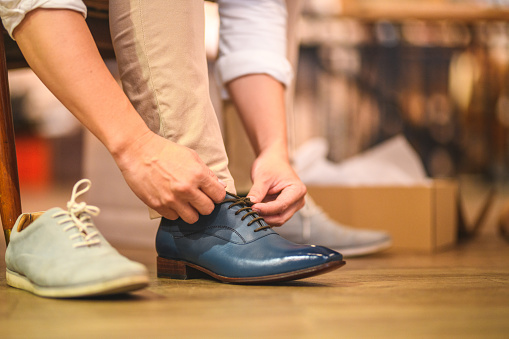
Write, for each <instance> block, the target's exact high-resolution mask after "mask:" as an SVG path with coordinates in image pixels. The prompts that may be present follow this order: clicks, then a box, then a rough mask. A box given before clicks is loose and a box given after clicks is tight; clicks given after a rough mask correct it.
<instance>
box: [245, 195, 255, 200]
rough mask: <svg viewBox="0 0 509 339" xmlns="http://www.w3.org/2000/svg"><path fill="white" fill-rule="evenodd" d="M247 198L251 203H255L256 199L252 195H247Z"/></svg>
mask: <svg viewBox="0 0 509 339" xmlns="http://www.w3.org/2000/svg"><path fill="white" fill-rule="evenodd" d="M247 198H248V199H249V200H251V202H256V198H255V197H253V196H252V195H248V196H247Z"/></svg>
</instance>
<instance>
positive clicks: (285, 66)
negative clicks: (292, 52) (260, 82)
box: [215, 50, 293, 98]
mask: <svg viewBox="0 0 509 339" xmlns="http://www.w3.org/2000/svg"><path fill="white" fill-rule="evenodd" d="M248 74H268V75H270V76H272V77H273V78H274V79H276V80H277V81H279V82H281V83H282V84H283V85H285V86H288V85H290V82H291V81H292V78H293V70H292V66H291V65H290V62H288V59H286V57H284V56H281V55H280V54H278V53H274V52H271V51H263V50H244V51H237V52H234V53H230V54H228V55H223V56H221V57H220V58H219V59H218V60H217V62H216V73H215V76H216V77H217V78H216V80H217V82H218V83H219V84H227V83H228V82H230V81H232V80H234V79H236V78H239V77H241V76H244V75H248ZM222 95H223V98H227V97H228V95H227V93H222Z"/></svg>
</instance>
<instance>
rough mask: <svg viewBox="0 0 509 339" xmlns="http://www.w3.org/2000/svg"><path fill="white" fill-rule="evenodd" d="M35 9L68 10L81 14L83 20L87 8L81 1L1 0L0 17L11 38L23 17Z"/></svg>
mask: <svg viewBox="0 0 509 339" xmlns="http://www.w3.org/2000/svg"><path fill="white" fill-rule="evenodd" d="M37 8H47V9H69V10H73V11H76V12H79V13H81V14H82V15H83V17H84V18H86V17H87V6H85V4H84V3H83V1H82V0H2V1H0V17H2V23H3V25H4V27H5V29H6V30H7V32H8V33H9V35H10V36H11V38H13V37H12V32H14V29H15V28H16V27H18V25H19V24H20V23H21V21H23V19H24V18H25V15H26V14H27V13H28V12H30V11H32V10H34V9H37ZM13 39H14V38H13Z"/></svg>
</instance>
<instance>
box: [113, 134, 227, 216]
mask: <svg viewBox="0 0 509 339" xmlns="http://www.w3.org/2000/svg"><path fill="white" fill-rule="evenodd" d="M115 160H116V162H117V165H118V166H119V168H120V170H121V171H122V174H123V176H124V178H125V180H126V182H127V184H128V185H129V187H131V189H132V190H133V192H134V193H135V194H136V195H137V196H138V198H140V199H141V200H142V201H143V202H144V203H145V204H147V205H148V206H149V207H151V208H153V209H154V210H155V211H157V212H158V213H159V214H161V215H162V216H164V217H165V218H168V219H172V220H175V219H177V218H178V217H181V218H182V219H183V220H184V221H185V222H187V223H194V222H196V221H198V217H199V214H202V215H208V214H210V213H212V211H213V210H214V203H219V202H221V201H222V200H223V199H224V197H225V195H226V190H225V185H224V183H222V182H220V181H219V180H218V178H217V177H216V176H215V175H214V173H213V172H212V171H211V170H210V169H209V168H208V167H207V166H206V165H205V164H204V163H203V162H202V160H201V159H200V158H199V156H198V155H197V154H196V152H194V151H192V150H190V149H188V148H186V147H183V146H180V145H177V144H175V143H173V142H171V141H168V140H166V139H164V138H162V137H160V136H158V135H156V134H154V133H152V132H148V133H145V134H144V135H143V136H142V137H141V138H139V139H138V140H135V141H133V143H132V144H131V145H130V146H129V147H128V148H127V149H125V150H123V151H122V152H121V154H118V155H117V156H115Z"/></svg>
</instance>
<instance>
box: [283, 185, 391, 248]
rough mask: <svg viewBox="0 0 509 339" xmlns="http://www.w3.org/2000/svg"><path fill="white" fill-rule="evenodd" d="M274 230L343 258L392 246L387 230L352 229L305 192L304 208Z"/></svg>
mask: <svg viewBox="0 0 509 339" xmlns="http://www.w3.org/2000/svg"><path fill="white" fill-rule="evenodd" d="M277 232H278V233H279V234H280V235H281V236H282V237H284V238H286V239H288V240H290V241H293V242H295V243H297V244H316V245H321V246H326V247H329V248H331V249H333V250H335V251H338V252H341V254H343V256H344V257H345V258H351V257H356V256H362V255H368V254H373V253H377V252H380V251H383V250H385V249H387V248H389V247H391V246H392V238H391V236H390V235H389V234H388V233H387V232H383V231H374V230H365V229H359V228H352V227H348V226H345V225H342V224H340V223H338V222H336V221H335V220H332V219H331V218H330V217H329V216H328V215H327V214H326V213H325V212H324V211H323V210H322V209H321V208H320V207H319V206H317V205H316V203H315V202H314V201H313V200H312V199H311V197H310V196H309V195H307V196H306V204H305V205H304V207H303V208H302V209H301V210H299V211H298V212H297V213H295V214H294V215H293V217H291V218H290V220H288V221H287V222H286V223H285V224H284V225H283V226H281V227H278V228H277Z"/></svg>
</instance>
